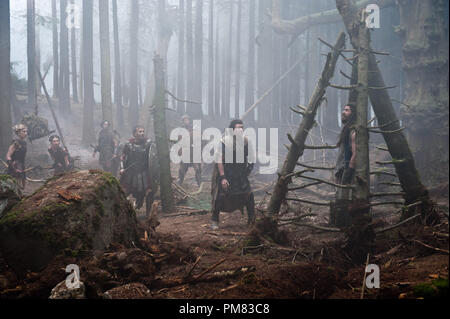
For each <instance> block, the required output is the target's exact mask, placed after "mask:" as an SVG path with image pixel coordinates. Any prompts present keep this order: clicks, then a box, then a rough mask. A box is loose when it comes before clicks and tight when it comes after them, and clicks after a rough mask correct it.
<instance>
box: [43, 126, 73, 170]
mask: <svg viewBox="0 0 450 319" xmlns="http://www.w3.org/2000/svg"><path fill="white" fill-rule="evenodd" d="M48 141H49V142H50V146H49V148H48V153H49V154H50V156H51V157H52V159H53V162H54V164H53V169H54V171H53V176H56V175H59V174H63V173H64V172H67V171H68V170H70V160H69V153H68V152H67V150H65V149H63V148H62V147H61V145H60V144H61V141H60V138H59V136H58V135H52V136H50V138H49V139H48Z"/></svg>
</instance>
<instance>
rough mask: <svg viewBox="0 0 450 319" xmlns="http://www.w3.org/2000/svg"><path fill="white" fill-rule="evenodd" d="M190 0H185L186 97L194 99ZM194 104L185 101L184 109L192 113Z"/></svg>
mask: <svg viewBox="0 0 450 319" xmlns="http://www.w3.org/2000/svg"><path fill="white" fill-rule="evenodd" d="M192 28H193V27H192V0H186V59H187V60H186V72H187V74H186V97H187V99H188V100H190V101H193V100H194V89H195V87H194V38H193V31H192ZM194 108H195V105H194V104H192V103H186V111H187V113H189V114H190V115H194Z"/></svg>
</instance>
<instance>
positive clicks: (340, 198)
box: [330, 103, 356, 227]
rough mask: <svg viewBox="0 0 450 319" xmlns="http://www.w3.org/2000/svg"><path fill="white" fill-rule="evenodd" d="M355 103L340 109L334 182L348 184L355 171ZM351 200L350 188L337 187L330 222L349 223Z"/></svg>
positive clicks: (340, 225) (342, 225)
mask: <svg viewBox="0 0 450 319" xmlns="http://www.w3.org/2000/svg"><path fill="white" fill-rule="evenodd" d="M355 110H356V108H355V104H353V103H348V104H347V105H346V106H345V107H344V110H343V111H342V115H341V119H342V125H343V127H342V130H341V134H340V136H339V141H338V143H337V145H338V146H339V154H338V158H337V162H336V173H335V178H336V183H337V184H340V185H350V184H351V183H352V179H353V175H354V172H355V159H356V131H355V128H354V125H355V120H356V112H355ZM350 202H351V190H348V189H343V188H338V189H337V191H336V201H335V203H333V205H332V206H331V210H330V224H331V225H336V226H338V227H345V226H348V225H349V224H350V215H349V205H350Z"/></svg>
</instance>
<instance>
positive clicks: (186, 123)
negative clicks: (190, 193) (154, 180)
mask: <svg viewBox="0 0 450 319" xmlns="http://www.w3.org/2000/svg"><path fill="white" fill-rule="evenodd" d="M181 121H182V122H183V124H182V127H183V128H185V129H187V130H188V131H189V135H190V139H191V140H190V143H189V145H190V148H191V151H190V155H191V157H190V161H189V163H184V162H183V161H182V162H181V163H180V170H179V171H178V185H180V186H181V185H182V184H183V181H184V177H185V176H186V173H187V171H188V169H189V167H193V168H194V171H195V180H196V181H197V185H198V186H199V187H200V184H201V180H202V164H201V163H193V162H194V148H193V144H194V141H193V130H194V128H193V126H192V123H191V118H190V117H189V115H187V114H185V115H183V117H182V118H181ZM179 155H180V156H181V155H182V151H181V150H180V153H179Z"/></svg>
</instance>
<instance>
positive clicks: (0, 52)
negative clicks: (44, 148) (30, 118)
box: [0, 0, 12, 158]
mask: <svg viewBox="0 0 450 319" xmlns="http://www.w3.org/2000/svg"><path fill="white" fill-rule="evenodd" d="M10 32H11V27H10V8H9V0H2V1H0V158H5V155H6V152H7V151H8V147H9V143H10V142H11V138H12V136H11V132H12V130H11V127H12V123H11V71H10V67H11V64H10V59H11V38H10Z"/></svg>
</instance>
